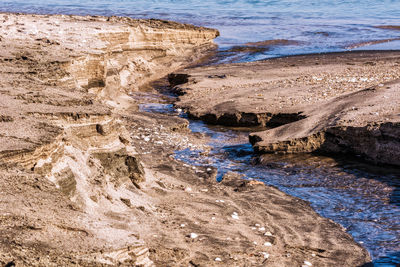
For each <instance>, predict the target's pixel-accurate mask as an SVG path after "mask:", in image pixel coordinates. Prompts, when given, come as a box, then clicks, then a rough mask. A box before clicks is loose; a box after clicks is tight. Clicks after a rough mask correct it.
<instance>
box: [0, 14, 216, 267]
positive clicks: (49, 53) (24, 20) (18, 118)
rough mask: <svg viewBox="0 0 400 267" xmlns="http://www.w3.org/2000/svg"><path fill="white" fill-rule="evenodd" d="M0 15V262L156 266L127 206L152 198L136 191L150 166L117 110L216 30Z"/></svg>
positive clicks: (192, 55)
mask: <svg viewBox="0 0 400 267" xmlns="http://www.w3.org/2000/svg"><path fill="white" fill-rule="evenodd" d="M0 21H1V25H0V47H1V49H0V62H1V64H0V88H1V92H0V103H1V107H0V114H1V117H0V118H1V120H0V161H1V170H0V173H1V174H0V175H1V177H2V181H3V183H2V191H3V193H4V194H3V197H4V198H2V203H3V205H2V219H1V222H0V223H1V224H2V229H3V230H2V240H1V243H2V246H1V247H2V249H1V251H0V254H1V257H0V258H1V260H0V261H2V263H3V264H7V263H8V262H7V259H8V260H9V261H10V262H12V261H13V260H14V261H15V264H17V265H18V264H24V265H29V266H33V265H42V266H43V265H46V266H50V265H55V266H60V265H63V266H66V265H70V264H73V263H76V264H79V265H88V266H94V265H110V264H111V265H114V264H126V265H129V264H139V265H143V266H150V265H152V261H151V260H150V259H149V251H148V248H147V246H146V245H145V244H144V242H143V240H141V239H140V238H139V236H138V235H136V234H135V233H136V232H137V227H138V223H137V219H136V215H135V212H134V211H132V209H131V208H130V207H129V206H130V203H131V202H132V203H136V204H137V205H140V206H142V207H146V206H148V205H150V204H149V202H148V201H146V200H145V199H142V200H140V196H139V195H140V193H138V192H137V190H138V188H140V185H139V184H140V183H141V182H143V181H144V180H145V171H144V168H143V164H142V163H141V160H140V157H139V155H138V153H137V152H136V149H135V148H134V147H133V146H132V145H131V138H130V134H129V133H128V132H127V130H126V128H125V126H124V124H123V123H122V121H121V116H119V115H118V114H117V113H116V112H115V110H121V109H124V108H132V104H133V103H132V102H133V100H131V98H130V97H129V96H128V94H129V93H130V92H132V91H136V90H138V89H139V88H140V87H143V86H146V84H147V83H148V82H150V81H153V80H155V79H158V78H160V77H162V76H163V75H166V74H167V73H168V72H170V71H173V70H175V69H177V68H179V67H181V66H182V65H184V64H188V62H192V61H193V60H195V59H196V58H198V57H200V56H201V55H202V54H203V52H205V51H206V50H208V49H212V48H214V46H215V45H214V44H213V42H212V40H213V39H214V38H215V37H216V36H217V35H218V32H217V31H215V30H212V29H206V28H199V27H194V26H191V25H184V24H179V23H174V22H168V21H159V20H133V19H128V18H114V17H113V18H107V17H90V16H88V17H78V16H64V15H56V16H45V15H15V14H0ZM13 181H14V182H13ZM11 183H13V185H11ZM21 190H23V191H21ZM10 196H12V197H10ZM32 198H35V200H34V201H32V200H31V199H32ZM25 199H26V200H27V201H25ZM128 204H129V205H128ZM136 213H137V212H136ZM22 218H23V219H22ZM12 222H14V223H12ZM20 224H22V225H20ZM31 254H33V255H35V256H32V255H31ZM47 254H48V257H42V256H44V255H47ZM3 261H4V262H3Z"/></svg>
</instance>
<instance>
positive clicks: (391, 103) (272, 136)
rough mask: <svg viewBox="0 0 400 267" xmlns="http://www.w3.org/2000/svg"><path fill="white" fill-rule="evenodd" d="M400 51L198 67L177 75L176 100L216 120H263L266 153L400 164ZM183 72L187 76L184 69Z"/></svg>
mask: <svg viewBox="0 0 400 267" xmlns="http://www.w3.org/2000/svg"><path fill="white" fill-rule="evenodd" d="M399 62H400V53H399V52H392V51H387V52H348V53H333V54H326V55H307V56H294V57H287V58H278V59H272V60H267V61H262V62H254V63H244V64H231V65H220V66H209V67H198V68H193V69H188V70H186V71H183V72H180V73H177V74H174V75H170V83H171V85H172V86H173V87H174V88H173V90H174V91H175V92H176V93H177V94H179V95H180V97H179V101H178V102H177V103H176V105H177V106H178V107H180V108H183V109H184V110H185V111H186V112H188V114H189V116H191V117H193V118H196V119H202V120H204V121H206V122H208V123H212V124H223V125H228V126H260V127H266V128H272V127H277V128H273V129H268V130H267V129H265V130H264V131H262V132H257V133H253V134H251V135H250V142H251V143H252V144H253V145H254V148H255V150H256V151H257V152H260V153H303V152H324V153H326V152H328V153H350V154H354V155H359V156H361V157H362V158H364V159H366V160H369V161H372V162H374V163H384V164H392V165H397V166H400V161H399V159H400V157H399V154H398V152H397V151H400V136H399V119H400V118H399V114H400V105H399V103H400V99H399V95H400V94H399V92H400V88H399V84H400V83H399V80H398V79H399V78H400V65H399V64H400V63H399ZM178 74H179V75H178Z"/></svg>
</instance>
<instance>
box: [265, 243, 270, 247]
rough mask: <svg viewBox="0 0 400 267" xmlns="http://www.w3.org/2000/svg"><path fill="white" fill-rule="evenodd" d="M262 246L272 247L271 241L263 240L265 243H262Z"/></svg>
mask: <svg viewBox="0 0 400 267" xmlns="http://www.w3.org/2000/svg"><path fill="white" fill-rule="evenodd" d="M264 246H266V247H272V244H271V242H265V243H264Z"/></svg>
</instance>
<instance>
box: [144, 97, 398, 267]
mask: <svg viewBox="0 0 400 267" xmlns="http://www.w3.org/2000/svg"><path fill="white" fill-rule="evenodd" d="M141 110H142V111H147V112H159V113H168V114H175V115H176V116H182V117H185V114H181V113H179V112H177V111H176V110H174V108H173V105H172V104H158V103H149V104H142V105H141ZM189 121H190V126H189V127H190V129H191V130H192V131H193V132H200V133H203V134H206V135H208V136H209V137H210V140H211V141H210V143H209V145H210V146H211V148H212V149H211V151H210V153H209V154H208V155H204V153H201V152H202V151H198V150H190V149H185V150H180V151H175V158H176V159H178V160H180V161H183V162H185V163H189V164H193V165H197V166H200V165H203V166H210V165H212V166H214V167H216V168H218V175H217V179H221V178H222V176H223V175H224V174H225V173H227V172H230V171H233V172H238V173H241V174H243V175H244V176H245V178H251V179H257V180H260V181H263V182H264V183H265V184H267V185H273V186H276V187H277V188H279V189H280V190H282V191H284V192H286V193H288V194H290V195H293V196H296V197H299V198H301V199H303V200H306V201H309V202H310V204H311V206H312V207H313V208H314V209H315V210H316V211H317V212H318V213H319V214H321V215H322V216H324V217H327V218H330V219H332V220H334V221H335V222H337V223H340V224H341V225H343V226H344V227H345V228H346V230H347V231H348V232H349V233H350V234H351V235H352V236H353V237H354V239H355V240H356V241H357V242H359V243H360V244H362V245H363V246H364V247H366V248H367V249H368V251H369V252H370V254H371V256H372V258H373V262H374V266H398V264H400V169H395V168H393V169H392V168H387V167H386V168H382V167H376V166H372V165H370V164H368V163H364V162H362V161H361V160H360V159H357V158H350V157H343V156H342V157H335V158H333V157H328V156H318V155H307V154H302V155H291V156H279V155H265V156H261V157H259V156H258V155H256V154H254V153H253V149H252V147H251V145H250V144H249V142H248V133H249V130H251V129H238V128H228V127H222V126H210V125H206V124H205V123H203V122H201V121H194V120H189Z"/></svg>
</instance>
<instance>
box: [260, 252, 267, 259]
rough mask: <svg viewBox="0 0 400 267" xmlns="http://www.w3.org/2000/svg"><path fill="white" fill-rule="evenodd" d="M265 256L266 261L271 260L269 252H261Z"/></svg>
mask: <svg viewBox="0 0 400 267" xmlns="http://www.w3.org/2000/svg"><path fill="white" fill-rule="evenodd" d="M261 253H262V254H263V256H264V259H268V258H269V254H268V253H267V252H261Z"/></svg>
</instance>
